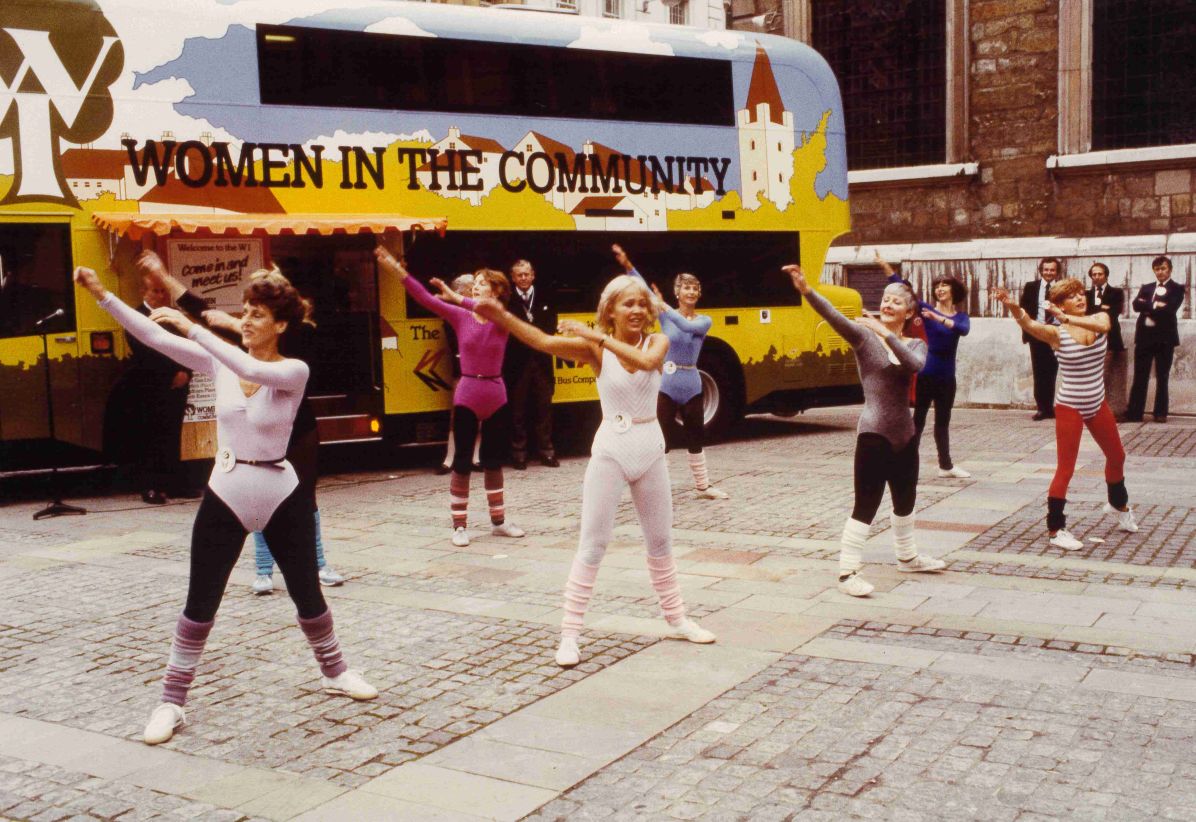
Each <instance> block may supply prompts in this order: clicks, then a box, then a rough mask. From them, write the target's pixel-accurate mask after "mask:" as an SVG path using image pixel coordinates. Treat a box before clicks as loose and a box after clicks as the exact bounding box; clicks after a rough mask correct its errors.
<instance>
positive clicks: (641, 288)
mask: <svg viewBox="0 0 1196 822" xmlns="http://www.w3.org/2000/svg"><path fill="white" fill-rule="evenodd" d="M632 289H634V290H636V291H638V292H639V293H640V294H641V295H642V296H643V297H644V299H645V300H647V302H648V321H649V323H654V322H656V302H655V300H653V299H652V292H651V291H649V290H648V286H646V285H644V281H643V280H641V279H640V278H639V277H632V276H631V275H629V274H620V275H619V276H617V277H615V278H614V279H613V280H611V281H610V282H609V283H607V284H606V288H604V289H602V296H601V297H599V298H598V311H597V313H596V314H595V318H594V319H595V323H596V324H597V326H598V328H599V329H600V330H602V331H605V332H606V333H607V334H612V333H614V330H615V320H614V313H615V301H616V300H617V299H619V295H621V294H622V293H623V292H624V291H630V290H632Z"/></svg>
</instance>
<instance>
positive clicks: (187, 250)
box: [166, 237, 263, 422]
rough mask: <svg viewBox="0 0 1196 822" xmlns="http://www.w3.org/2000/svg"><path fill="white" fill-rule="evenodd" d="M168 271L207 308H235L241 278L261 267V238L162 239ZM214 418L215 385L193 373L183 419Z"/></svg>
mask: <svg viewBox="0 0 1196 822" xmlns="http://www.w3.org/2000/svg"><path fill="white" fill-rule="evenodd" d="M166 259H167V265H169V266H170V273H171V274H173V275H174V276H175V277H177V278H178V279H179V280H180V281H182V283H183V285H185V286H187V288H189V289H190V290H192V291H194V292H195V293H196V294H199V295H200V296H201V297H203V298H204V300H206V301H207V303H208V307H209V308H218V309H220V310H221V311H228V312H230V313H232V312H239V311H240V310H241V294H242V292H243V291H244V290H245V280H247V279H248V277H249V275H250V274H252V273H253V272H255V271H257V270H258V269H259V268H261V267H262V259H263V248H262V240H261V239H260V238H258V237H238V238H233V239H222V238H212V239H208V238H201V239H171V240H167V241H166ZM214 419H216V388H215V386H214V385H213V384H212V380H211V378H210V377H208V376H207V375H206V374H194V375H192V377H191V388H190V391H189V392H188V394H187V407H186V411H185V412H184V414H183V422H205V421H207V420H214Z"/></svg>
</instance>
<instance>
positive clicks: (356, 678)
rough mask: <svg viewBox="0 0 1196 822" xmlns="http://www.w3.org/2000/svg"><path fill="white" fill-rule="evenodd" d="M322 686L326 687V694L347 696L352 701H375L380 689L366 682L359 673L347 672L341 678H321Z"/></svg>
mask: <svg viewBox="0 0 1196 822" xmlns="http://www.w3.org/2000/svg"><path fill="white" fill-rule="evenodd" d="M320 684H321V685H323V686H324V693H326V694H337V695H339V696H347V697H349V698H350V699H357V700H366V699H373V698H374V697H376V696H377V695H378V689H377V688H375V687H374V686H373V685H371V684H370V683H368V682H366V681H365V679H364V678H363V677H362V676H361V674H359V673H357V671H345V672H344V673H342V674H340V675H339V676H334V677H331V678H329V677H326V676H325V677H320Z"/></svg>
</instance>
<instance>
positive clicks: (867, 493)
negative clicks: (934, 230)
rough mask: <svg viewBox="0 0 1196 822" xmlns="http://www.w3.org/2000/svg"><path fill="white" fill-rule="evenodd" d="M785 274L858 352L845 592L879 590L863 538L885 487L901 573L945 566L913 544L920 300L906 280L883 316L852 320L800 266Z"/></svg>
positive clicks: (843, 557)
mask: <svg viewBox="0 0 1196 822" xmlns="http://www.w3.org/2000/svg"><path fill="white" fill-rule="evenodd" d="M784 270H785V272H786V273H787V274H789V277H790V278H791V279H792V281H793V287H794V288H796V289H797V290H798V291H799V292H801V294H802V296H803V297H805V299H806V302H808V303H809V304H810V307H811V308H813V309H814V310H815V311H817V312H818V313H819V314H820V315H821V316H822V318H823V319H824V320H826V321H827V323H828V324H829V325H830V326H831V328H833V329H834V330H835V332H836V333H837V334H839V336H841V337H842V338H843V339H845V340H847V343H848V344H849V345H850V346H851V348H852V350H853V351H854V352H855V361H856V367H857V368H859V371H860V383H861V384H862V386H863V388H864V411H863V413H861V414H860V421H859V425H858V426H857V434H856V445H855V507H854V508H853V509H852V512H851V516H850V517H848V519H847V523H846V524H845V525H844V526H843V537H842V547H841V549H840V552H839V590H840V591H841V592H842V593H844V594H848V595H850V596H853V597H866V596H868V594H870V593H872V590H873V586H872V583H870V582H867V581H865V580H864V578H863V577H861V576H860V575H859V570H860V567H861V565H862V564H863V549H864V540H866V539H867V538H868V529H869V527H871V525H872V519H873V517H875V516H876V511H877V509H878V508H880V501H881V499H882V498H883V497H884V493H885V486H886V485H887V486H888V487H889V496H890V497H892V501H893V513H892V515H891V517H890V523H891V525H892V528H893V548H894V549H895V551H896V553H897V570H898V571H904V572H906V573H911V572H920V571H941V570H942V569H943V568H944V567H945V565H946V564H945V563H944V562H943V561H942V560H941V559H935V558H934V557H928V556H923V555H921V554H919V553H918V550H917V548H915V547H914V503H915V502H916V501H917V495H918V439H917V437H916V436H915V433H914V421H913V420H912V419H911V418H910V413H909V378H910V376H911V375H912V374H917V373H918V372H919V371H921V370H922V366H924V365H925V364H926V343H925V342H923V341H922V340H917V339H911V338H910V337H908V336H906V335H905V330H906V328H907V326H908V323H909V321H910V320H911V319H912V318H913V317H914V314H915V312H916V310H917V306H918V300H917V298H916V297H915V296H914V292H913V290H912V289H911V288H910V287H909V286H908V285H906V284H905V283H891V284H890V285H889V286H888V287H887V288H886V289H885V293H884V297H883V298H882V299H881V303H880V319H879V320H878V319H874V318H873V317H869V316H866V315H865V316H862V317H860V318H859V319H857V320H854V321H852V320H849V319H847V318H846V317H844V316H843V315H842V314H840V313H839V311H838V310H837V309H836V308H835V307H834V306H833V305H831V304H830V302H828V301H827V299H826V298H825V297H823V296H822V295H821V294H819V293H818V292H817V291H815V290H814V289H813V287H812V286H811V285H810V284H809V283H808V282H807V281H806V277H805V275H804V274H803V273H802V270H801V266H797V265H787V266H785V269H784Z"/></svg>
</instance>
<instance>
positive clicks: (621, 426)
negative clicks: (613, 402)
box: [614, 414, 631, 434]
mask: <svg viewBox="0 0 1196 822" xmlns="http://www.w3.org/2000/svg"><path fill="white" fill-rule="evenodd" d="M614 424H615V431H617V432H618V433H620V434H626V433H627V432H628V431H630V430H631V417H628V416H626V415H625V414H615V418H614Z"/></svg>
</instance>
